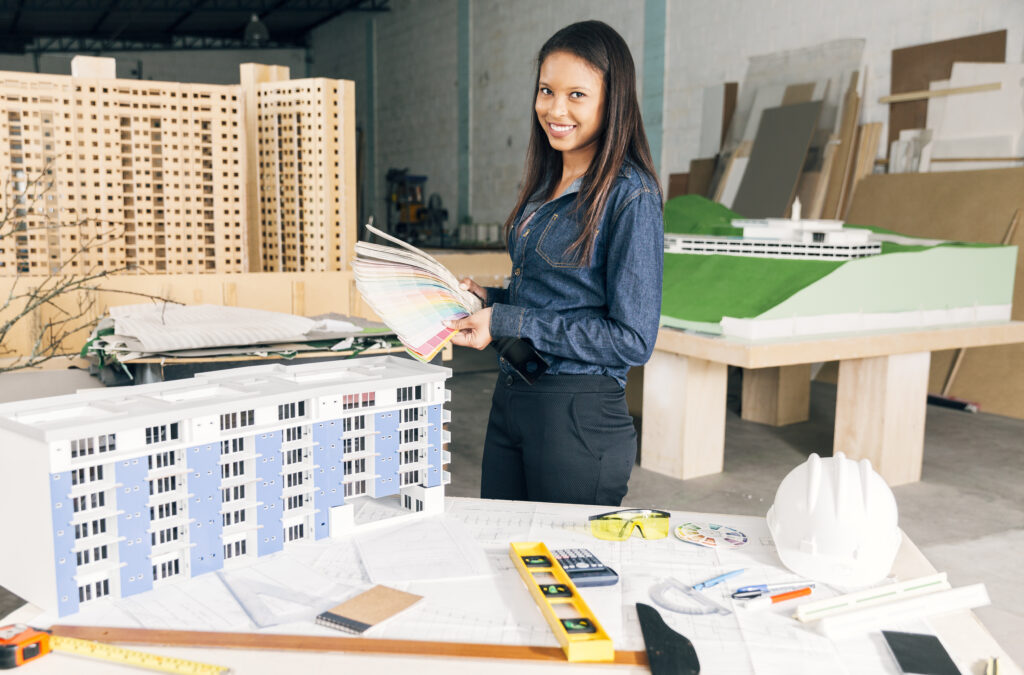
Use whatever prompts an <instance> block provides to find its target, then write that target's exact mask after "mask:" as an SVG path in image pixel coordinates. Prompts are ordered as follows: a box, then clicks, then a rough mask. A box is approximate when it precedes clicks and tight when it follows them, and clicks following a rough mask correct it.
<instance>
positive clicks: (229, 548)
mask: <svg viewBox="0 0 1024 675" xmlns="http://www.w3.org/2000/svg"><path fill="white" fill-rule="evenodd" d="M238 555H245V539H240V540H238V541H236V542H234V543H228V544H224V559H225V560H227V559H228V558H234V557H235V556H238Z"/></svg>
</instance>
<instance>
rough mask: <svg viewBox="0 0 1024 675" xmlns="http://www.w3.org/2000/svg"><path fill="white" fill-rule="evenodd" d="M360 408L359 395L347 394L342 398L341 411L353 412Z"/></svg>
mask: <svg viewBox="0 0 1024 675" xmlns="http://www.w3.org/2000/svg"><path fill="white" fill-rule="evenodd" d="M358 407H359V394H345V395H344V396H342V397H341V409H342V410H351V409H352V408H358Z"/></svg>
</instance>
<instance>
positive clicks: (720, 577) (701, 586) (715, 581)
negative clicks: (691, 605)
mask: <svg viewBox="0 0 1024 675" xmlns="http://www.w3.org/2000/svg"><path fill="white" fill-rule="evenodd" d="M745 571H746V570H745V569H738V570H733V571H732V572H726V573H725V574H719V575H718V576H717V577H711V578H710V579H708V580H707V581H702V582H700V583H699V584H696V585H694V587H693V590H695V591H702V590H704V589H705V588H711V587H712V586H715V585H717V584H720V583H722V582H723V581H725V580H726V579H728V578H729V577H734V576H736V575H737V574H742V573H743V572H745Z"/></svg>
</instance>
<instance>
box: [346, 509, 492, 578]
mask: <svg viewBox="0 0 1024 675" xmlns="http://www.w3.org/2000/svg"><path fill="white" fill-rule="evenodd" d="M353 542H354V543H355V546H356V549H358V551H359V557H360V559H361V560H362V563H363V568H364V569H365V570H366V573H367V575H368V576H369V577H370V581H372V582H373V583H375V584H393V583H396V582H397V583H400V582H408V581H425V580H437V579H453V578H454V579H463V578H467V577H476V576H485V575H488V574H490V569H491V568H490V565H489V564H488V563H487V556H486V554H485V553H484V550H483V548H482V547H481V546H480V544H479V543H477V542H476V541H475V540H474V539H473V538H472V536H471V535H470V534H469V531H468V530H467V529H466V528H465V527H463V526H462V525H461V524H460V523H459V522H458V521H455V520H451V519H447V518H445V517H443V516H435V517H432V518H421V519H418V520H415V521H411V522H409V523H407V524H404V525H397V526H395V527H389V528H385V529H376V530H373V531H370V532H367V533H365V534H364V533H359V534H356V535H355V536H354V537H353Z"/></svg>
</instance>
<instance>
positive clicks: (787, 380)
mask: <svg viewBox="0 0 1024 675" xmlns="http://www.w3.org/2000/svg"><path fill="white" fill-rule="evenodd" d="M810 410H811V364H809V363H805V364H801V365H797V366H780V367H774V368H753V369H748V370H744V371H743V398H742V407H741V408H740V412H741V414H740V416H741V417H742V418H743V419H745V420H748V421H750V422H759V423H761V424H768V425H771V426H773V427H781V426H786V425H787V424H796V423H797V422H806V421H807V420H808V419H809V418H810Z"/></svg>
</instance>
